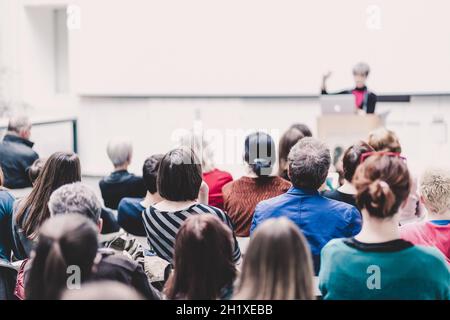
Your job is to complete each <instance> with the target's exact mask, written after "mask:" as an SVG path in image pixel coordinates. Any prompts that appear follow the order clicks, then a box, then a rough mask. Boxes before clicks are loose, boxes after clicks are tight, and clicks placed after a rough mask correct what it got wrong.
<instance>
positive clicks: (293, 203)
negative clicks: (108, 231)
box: [251, 138, 361, 274]
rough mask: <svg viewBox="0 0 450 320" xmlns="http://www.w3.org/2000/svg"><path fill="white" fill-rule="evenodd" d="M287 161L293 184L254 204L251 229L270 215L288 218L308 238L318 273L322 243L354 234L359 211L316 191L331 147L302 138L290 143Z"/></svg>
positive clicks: (328, 163) (327, 163)
mask: <svg viewBox="0 0 450 320" xmlns="http://www.w3.org/2000/svg"><path fill="white" fill-rule="evenodd" d="M288 161H289V167H288V174H289V177H290V178H291V182H292V185H293V186H292V187H291V188H290V189H289V190H288V192H286V193H284V194H282V195H280V196H278V197H275V198H272V199H269V200H265V201H262V202H260V203H259V204H258V205H257V206H256V209H255V214H254V216H253V222H252V227H251V232H253V231H254V230H255V229H256V228H257V227H258V225H260V224H261V223H263V222H264V221H265V220H267V219H270V218H276V217H283V216H284V217H287V218H289V219H291V220H292V221H293V222H294V223H295V224H296V225H297V226H298V227H299V228H300V230H302V231H303V234H304V236H305V237H306V239H307V240H308V242H309V246H310V248H311V251H312V256H313V262H314V268H315V272H316V274H317V273H318V271H319V266H320V251H321V250H322V247H323V246H324V245H325V244H326V243H327V242H328V241H330V240H331V239H334V238H345V237H351V236H353V235H355V234H357V233H358V232H359V231H360V229H361V214H360V213H359V211H358V209H356V208H355V207H353V206H351V205H349V204H347V203H343V202H340V201H336V200H332V199H328V198H325V197H323V196H321V195H320V194H319V192H318V189H319V188H320V187H321V186H322V184H323V183H324V182H325V179H326V178H327V175H328V169H329V167H330V162H331V157H330V151H329V150H328V148H327V147H326V146H325V145H324V144H323V143H321V142H319V141H317V140H316V139H314V138H303V139H302V140H300V141H299V142H298V143H297V144H296V145H295V146H294V147H292V149H291V151H290V153H289V157H288Z"/></svg>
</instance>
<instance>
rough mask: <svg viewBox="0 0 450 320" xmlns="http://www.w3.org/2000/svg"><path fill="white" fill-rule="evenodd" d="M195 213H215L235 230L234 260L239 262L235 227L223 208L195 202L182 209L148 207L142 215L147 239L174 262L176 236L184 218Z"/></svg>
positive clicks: (239, 252) (239, 253) (163, 255)
mask: <svg viewBox="0 0 450 320" xmlns="http://www.w3.org/2000/svg"><path fill="white" fill-rule="evenodd" d="M194 214H214V215H216V216H217V217H218V218H219V219H220V220H222V221H223V222H224V223H225V224H227V225H228V226H229V227H230V229H231V230H232V231H233V239H234V245H233V247H234V249H233V260H234V261H235V262H237V261H238V260H239V259H240V257H241V251H240V249H239V245H238V242H237V240H236V237H235V235H234V228H233V224H232V222H231V220H230V218H229V217H228V216H227V215H226V213H225V212H223V211H222V210H220V209H218V208H215V207H212V206H208V205H205V204H200V203H197V204H193V205H192V206H190V207H189V208H186V209H184V210H180V211H160V210H158V209H156V208H155V207H153V206H150V207H149V208H147V209H146V210H145V211H144V212H143V214H142V216H143V221H144V227H145V232H146V233H147V240H148V242H149V244H150V246H151V247H152V249H153V250H154V251H155V253H156V254H157V255H158V256H159V257H160V258H162V259H165V260H167V261H168V262H170V263H172V262H173V251H174V248H175V238H176V236H177V233H178V230H179V229H180V227H181V225H182V224H183V222H184V220H186V219H187V218H189V217H190V216H191V215H194Z"/></svg>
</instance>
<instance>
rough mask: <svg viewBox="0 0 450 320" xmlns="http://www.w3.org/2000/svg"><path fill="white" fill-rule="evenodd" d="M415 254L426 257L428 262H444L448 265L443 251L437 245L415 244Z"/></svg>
mask: <svg viewBox="0 0 450 320" xmlns="http://www.w3.org/2000/svg"><path fill="white" fill-rule="evenodd" d="M412 249H413V252H414V254H416V255H417V256H421V257H422V258H424V259H426V262H427V264H429V263H430V264H433V263H435V264H438V265H439V264H443V265H446V261H445V257H444V255H443V254H442V252H441V251H439V250H438V249H437V248H435V247H429V246H423V245H414V246H413V247H412Z"/></svg>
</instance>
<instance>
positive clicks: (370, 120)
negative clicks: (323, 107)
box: [317, 114, 383, 150]
mask: <svg viewBox="0 0 450 320" xmlns="http://www.w3.org/2000/svg"><path fill="white" fill-rule="evenodd" d="M382 126H383V121H382V120H381V118H380V117H379V116H378V115H375V114H365V115H357V114H328V115H321V116H319V117H318V118H317V132H318V135H319V139H320V140H321V141H323V142H325V143H326V144H327V145H328V147H329V148H330V150H334V149H335V148H336V147H341V148H343V149H346V148H347V147H349V146H350V145H351V144H353V143H355V142H357V141H358V140H364V141H366V140H367V137H368V134H369V132H370V131H372V130H374V129H376V128H379V127H382Z"/></svg>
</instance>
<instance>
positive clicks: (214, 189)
mask: <svg viewBox="0 0 450 320" xmlns="http://www.w3.org/2000/svg"><path fill="white" fill-rule="evenodd" d="M203 180H204V181H205V182H206V184H207V185H208V187H209V200H208V204H209V205H210V206H213V207H216V208H220V209H223V196H222V187H223V186H224V185H226V184H227V183H228V182H230V181H233V177H232V176H231V174H229V173H228V172H226V171H220V170H218V169H214V170H212V171H210V172H205V173H203Z"/></svg>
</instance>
